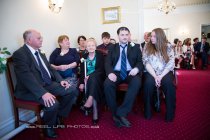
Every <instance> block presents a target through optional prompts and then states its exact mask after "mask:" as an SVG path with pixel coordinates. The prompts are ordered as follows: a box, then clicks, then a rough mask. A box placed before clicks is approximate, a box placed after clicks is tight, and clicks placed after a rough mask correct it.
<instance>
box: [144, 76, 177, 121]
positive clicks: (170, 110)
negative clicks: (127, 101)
mask: <svg viewBox="0 0 210 140" xmlns="http://www.w3.org/2000/svg"><path fill="white" fill-rule="evenodd" d="M173 80H174V76H173V73H172V72H169V73H168V74H166V75H165V76H164V77H163V78H162V80H161V87H162V89H163V92H164V94H165V97H166V98H165V100H166V119H169V120H170V119H173V118H174V115H175V108H176V88H175V85H174V83H173ZM143 83H144V89H143V92H144V115H145V117H146V118H151V117H152V110H151V106H152V95H153V93H154V88H156V86H155V79H154V78H153V77H152V75H150V74H149V73H148V72H146V73H144V81H143Z"/></svg>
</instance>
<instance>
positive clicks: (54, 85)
mask: <svg viewBox="0 0 210 140" xmlns="http://www.w3.org/2000/svg"><path fill="white" fill-rule="evenodd" d="M23 38H24V45H23V47H21V48H19V49H18V50H17V51H15V52H14V54H13V56H12V59H13V62H14V70H15V74H16V76H17V85H16V88H15V96H16V98H19V99H23V100H29V101H35V102H38V103H40V104H42V105H43V110H44V115H43V122H44V124H45V125H47V128H45V135H46V136H47V137H49V138H56V137H57V134H56V132H55V130H54V129H53V127H54V126H55V125H56V123H57V124H58V125H60V124H61V119H62V118H63V117H67V116H68V114H69V112H70V110H71V107H72V105H73V104H74V103H75V101H76V99H77V95H78V90H77V89H76V88H72V87H71V86H70V85H69V83H68V82H67V81H64V80H63V79H62V78H61V76H60V75H59V73H58V72H57V71H56V70H54V69H53V68H52V67H51V66H50V64H49V62H48V61H47V58H46V56H45V55H44V54H42V53H41V52H40V50H39V48H40V47H41V46H42V37H41V34H40V33H39V32H37V31H36V30H33V29H30V30H27V31H25V32H24V34H23ZM57 97H59V99H57Z"/></svg>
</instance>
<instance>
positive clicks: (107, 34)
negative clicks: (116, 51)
mask: <svg viewBox="0 0 210 140" xmlns="http://www.w3.org/2000/svg"><path fill="white" fill-rule="evenodd" d="M101 38H102V39H103V38H110V34H109V33H108V32H103V33H102V34H101Z"/></svg>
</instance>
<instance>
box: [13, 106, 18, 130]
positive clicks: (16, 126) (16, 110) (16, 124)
mask: <svg viewBox="0 0 210 140" xmlns="http://www.w3.org/2000/svg"><path fill="white" fill-rule="evenodd" d="M14 116H15V128H18V127H19V112H18V108H16V107H14Z"/></svg>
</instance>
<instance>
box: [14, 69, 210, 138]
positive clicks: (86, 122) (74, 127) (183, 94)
mask: <svg viewBox="0 0 210 140" xmlns="http://www.w3.org/2000/svg"><path fill="white" fill-rule="evenodd" d="M177 73H178V82H179V83H178V87H177V108H176V117H175V120H174V122H172V123H166V122H165V121H164V113H165V104H164V102H162V105H161V113H154V114H153V118H152V119H151V120H145V119H144V117H143V112H142V108H141V109H139V112H137V114H136V113H130V114H129V116H128V119H129V120H130V121H131V122H132V127H131V128H116V127H115V126H114V125H113V122H112V119H111V113H110V112H109V111H103V112H101V116H100V122H99V125H98V126H97V128H87V127H91V126H92V125H91V121H90V120H91V117H85V116H83V114H82V113H81V112H80V111H79V110H78V109H77V108H74V109H73V111H72V112H71V114H70V116H69V118H68V119H67V120H66V122H65V123H66V124H67V127H69V128H65V129H58V130H57V132H58V134H59V138H58V139H59V140H97V139H104V140H106V139H107V140H108V139H114V140H124V139H125V140H128V139H130V140H133V139H141V140H157V139H158V140H166V139H167V140H182V139H185V140H209V139H210V71H209V70H208V71H207V70H205V71H200V70H179V71H177ZM70 127H71V128H70ZM79 127H80V128H79ZM38 136H39V132H38V131H37V130H36V129H28V130H24V131H23V132H21V133H20V134H18V135H17V136H16V137H14V138H13V139H14V140H19V139H20V140H23V139H29V138H30V140H32V139H39V137H38Z"/></svg>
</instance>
